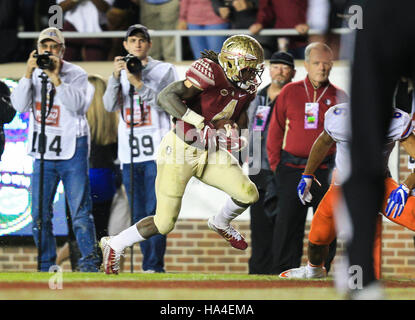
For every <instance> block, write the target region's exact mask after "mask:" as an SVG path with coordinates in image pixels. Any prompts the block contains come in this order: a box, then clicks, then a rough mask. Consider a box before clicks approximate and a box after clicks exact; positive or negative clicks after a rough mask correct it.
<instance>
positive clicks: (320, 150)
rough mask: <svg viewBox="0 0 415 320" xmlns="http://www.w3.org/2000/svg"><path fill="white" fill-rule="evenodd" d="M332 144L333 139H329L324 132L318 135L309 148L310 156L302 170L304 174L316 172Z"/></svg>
mask: <svg viewBox="0 0 415 320" xmlns="http://www.w3.org/2000/svg"><path fill="white" fill-rule="evenodd" d="M333 143H334V140H333V138H332V137H330V135H329V134H328V133H327V132H326V131H325V130H323V132H322V133H321V134H320V135H319V137H318V138H317V140H316V141H314V143H313V146H312V147H311V151H310V155H309V157H308V160H307V164H306V167H305V169H304V174H306V175H307V174H314V172H316V170H317V169H318V167H319V166H320V164H321V163H322V162H323V160H324V158H325V157H326V155H327V152H329V150H330V148H331V146H332V145H333Z"/></svg>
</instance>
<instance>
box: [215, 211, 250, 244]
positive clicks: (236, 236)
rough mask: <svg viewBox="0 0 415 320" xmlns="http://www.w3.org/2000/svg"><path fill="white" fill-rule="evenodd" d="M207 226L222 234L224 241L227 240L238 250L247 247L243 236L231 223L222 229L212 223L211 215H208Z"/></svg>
mask: <svg viewBox="0 0 415 320" xmlns="http://www.w3.org/2000/svg"><path fill="white" fill-rule="evenodd" d="M208 226H209V228H210V229H211V230H213V231H215V232H216V233H217V234H219V235H220V236H222V238H224V239H225V240H226V241H228V242H229V243H230V244H231V246H232V247H234V248H235V249H239V250H245V249H246V248H247V247H248V243H246V241H245V239H244V237H243V236H242V235H241V234H240V233H239V231H237V230H236V229H235V228H234V227H232V226H231V225H229V226H227V227H226V228H224V229H222V228H219V227H217V226H215V225H214V224H213V217H210V218H209V220H208Z"/></svg>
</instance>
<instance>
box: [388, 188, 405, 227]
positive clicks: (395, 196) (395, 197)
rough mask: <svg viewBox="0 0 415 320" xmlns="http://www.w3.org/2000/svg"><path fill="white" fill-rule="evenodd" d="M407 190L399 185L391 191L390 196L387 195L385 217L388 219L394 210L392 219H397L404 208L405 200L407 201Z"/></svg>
mask: <svg viewBox="0 0 415 320" xmlns="http://www.w3.org/2000/svg"><path fill="white" fill-rule="evenodd" d="M409 191H410V190H409V188H408V187H407V186H406V185H404V184H401V185H400V186H399V187H398V188H396V189H395V190H393V191H392V192H391V194H390V195H389V199H388V204H387V206H386V210H385V213H386V216H387V217H389V216H390V214H391V213H392V212H393V211H394V209H395V208H396V210H395V213H394V215H393V218H394V219H395V218H396V217H399V216H400V215H401V213H402V211H403V208H404V207H405V203H406V200H408V195H409Z"/></svg>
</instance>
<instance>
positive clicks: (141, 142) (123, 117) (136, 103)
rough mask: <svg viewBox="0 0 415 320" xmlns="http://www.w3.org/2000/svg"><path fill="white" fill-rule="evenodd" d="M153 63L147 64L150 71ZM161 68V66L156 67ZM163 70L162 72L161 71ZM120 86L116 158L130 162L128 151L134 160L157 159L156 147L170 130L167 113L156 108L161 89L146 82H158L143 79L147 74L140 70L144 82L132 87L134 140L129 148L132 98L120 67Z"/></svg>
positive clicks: (124, 73) (123, 161) (125, 77)
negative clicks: (120, 98) (137, 87)
mask: <svg viewBox="0 0 415 320" xmlns="http://www.w3.org/2000/svg"><path fill="white" fill-rule="evenodd" d="M151 69H152V65H150V64H149V65H147V67H146V69H145V71H146V72H149V71H151ZM157 71H158V72H160V71H161V70H157ZM160 74H162V73H160ZM120 79H121V80H120V81H121V88H122V98H123V107H122V109H121V112H120V122H119V125H118V158H119V159H120V161H121V163H131V158H130V157H131V154H130V153H131V152H132V155H133V162H136V163H137V162H144V161H150V160H155V159H156V154H157V149H158V146H159V144H160V142H161V139H162V138H163V136H164V135H165V134H166V133H167V132H168V131H169V130H170V117H169V115H168V114H167V113H166V112H164V111H159V110H157V108H154V106H156V105H157V94H158V92H159V91H160V90H161V89H162V88H159V90H154V89H153V90H151V89H150V88H149V87H147V86H151V85H155V86H156V85H157V84H153V83H151V82H150V83H148V82H146V75H145V72H144V70H143V80H144V83H145V86H144V88H143V89H141V90H140V94H139V93H138V92H137V90H134V95H133V110H134V112H133V115H134V116H133V123H132V124H133V136H134V137H133V141H132V147H131V148H130V143H129V141H130V132H131V127H130V119H131V116H130V115H131V108H130V105H131V98H130V96H129V91H130V82H129V81H128V80H127V75H126V72H125V71H124V70H122V71H121V77H120Z"/></svg>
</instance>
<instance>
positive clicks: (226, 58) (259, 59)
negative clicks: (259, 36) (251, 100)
mask: <svg viewBox="0 0 415 320" xmlns="http://www.w3.org/2000/svg"><path fill="white" fill-rule="evenodd" d="M218 60H219V64H220V66H221V67H222V69H223V71H224V72H225V74H226V77H227V78H228V79H229V80H230V81H232V82H234V83H235V84H236V85H237V86H238V87H240V88H241V89H243V90H245V91H247V92H249V93H254V92H255V91H256V90H257V88H258V86H259V85H260V84H261V81H262V80H261V76H262V73H263V72H264V49H262V46H261V45H260V44H259V42H258V41H257V40H255V39H254V38H252V37H251V36H248V35H243V34H241V35H235V36H232V37H229V38H228V39H227V40H226V41H225V42H224V43H223V45H222V49H221V51H220V53H219V55H218Z"/></svg>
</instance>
